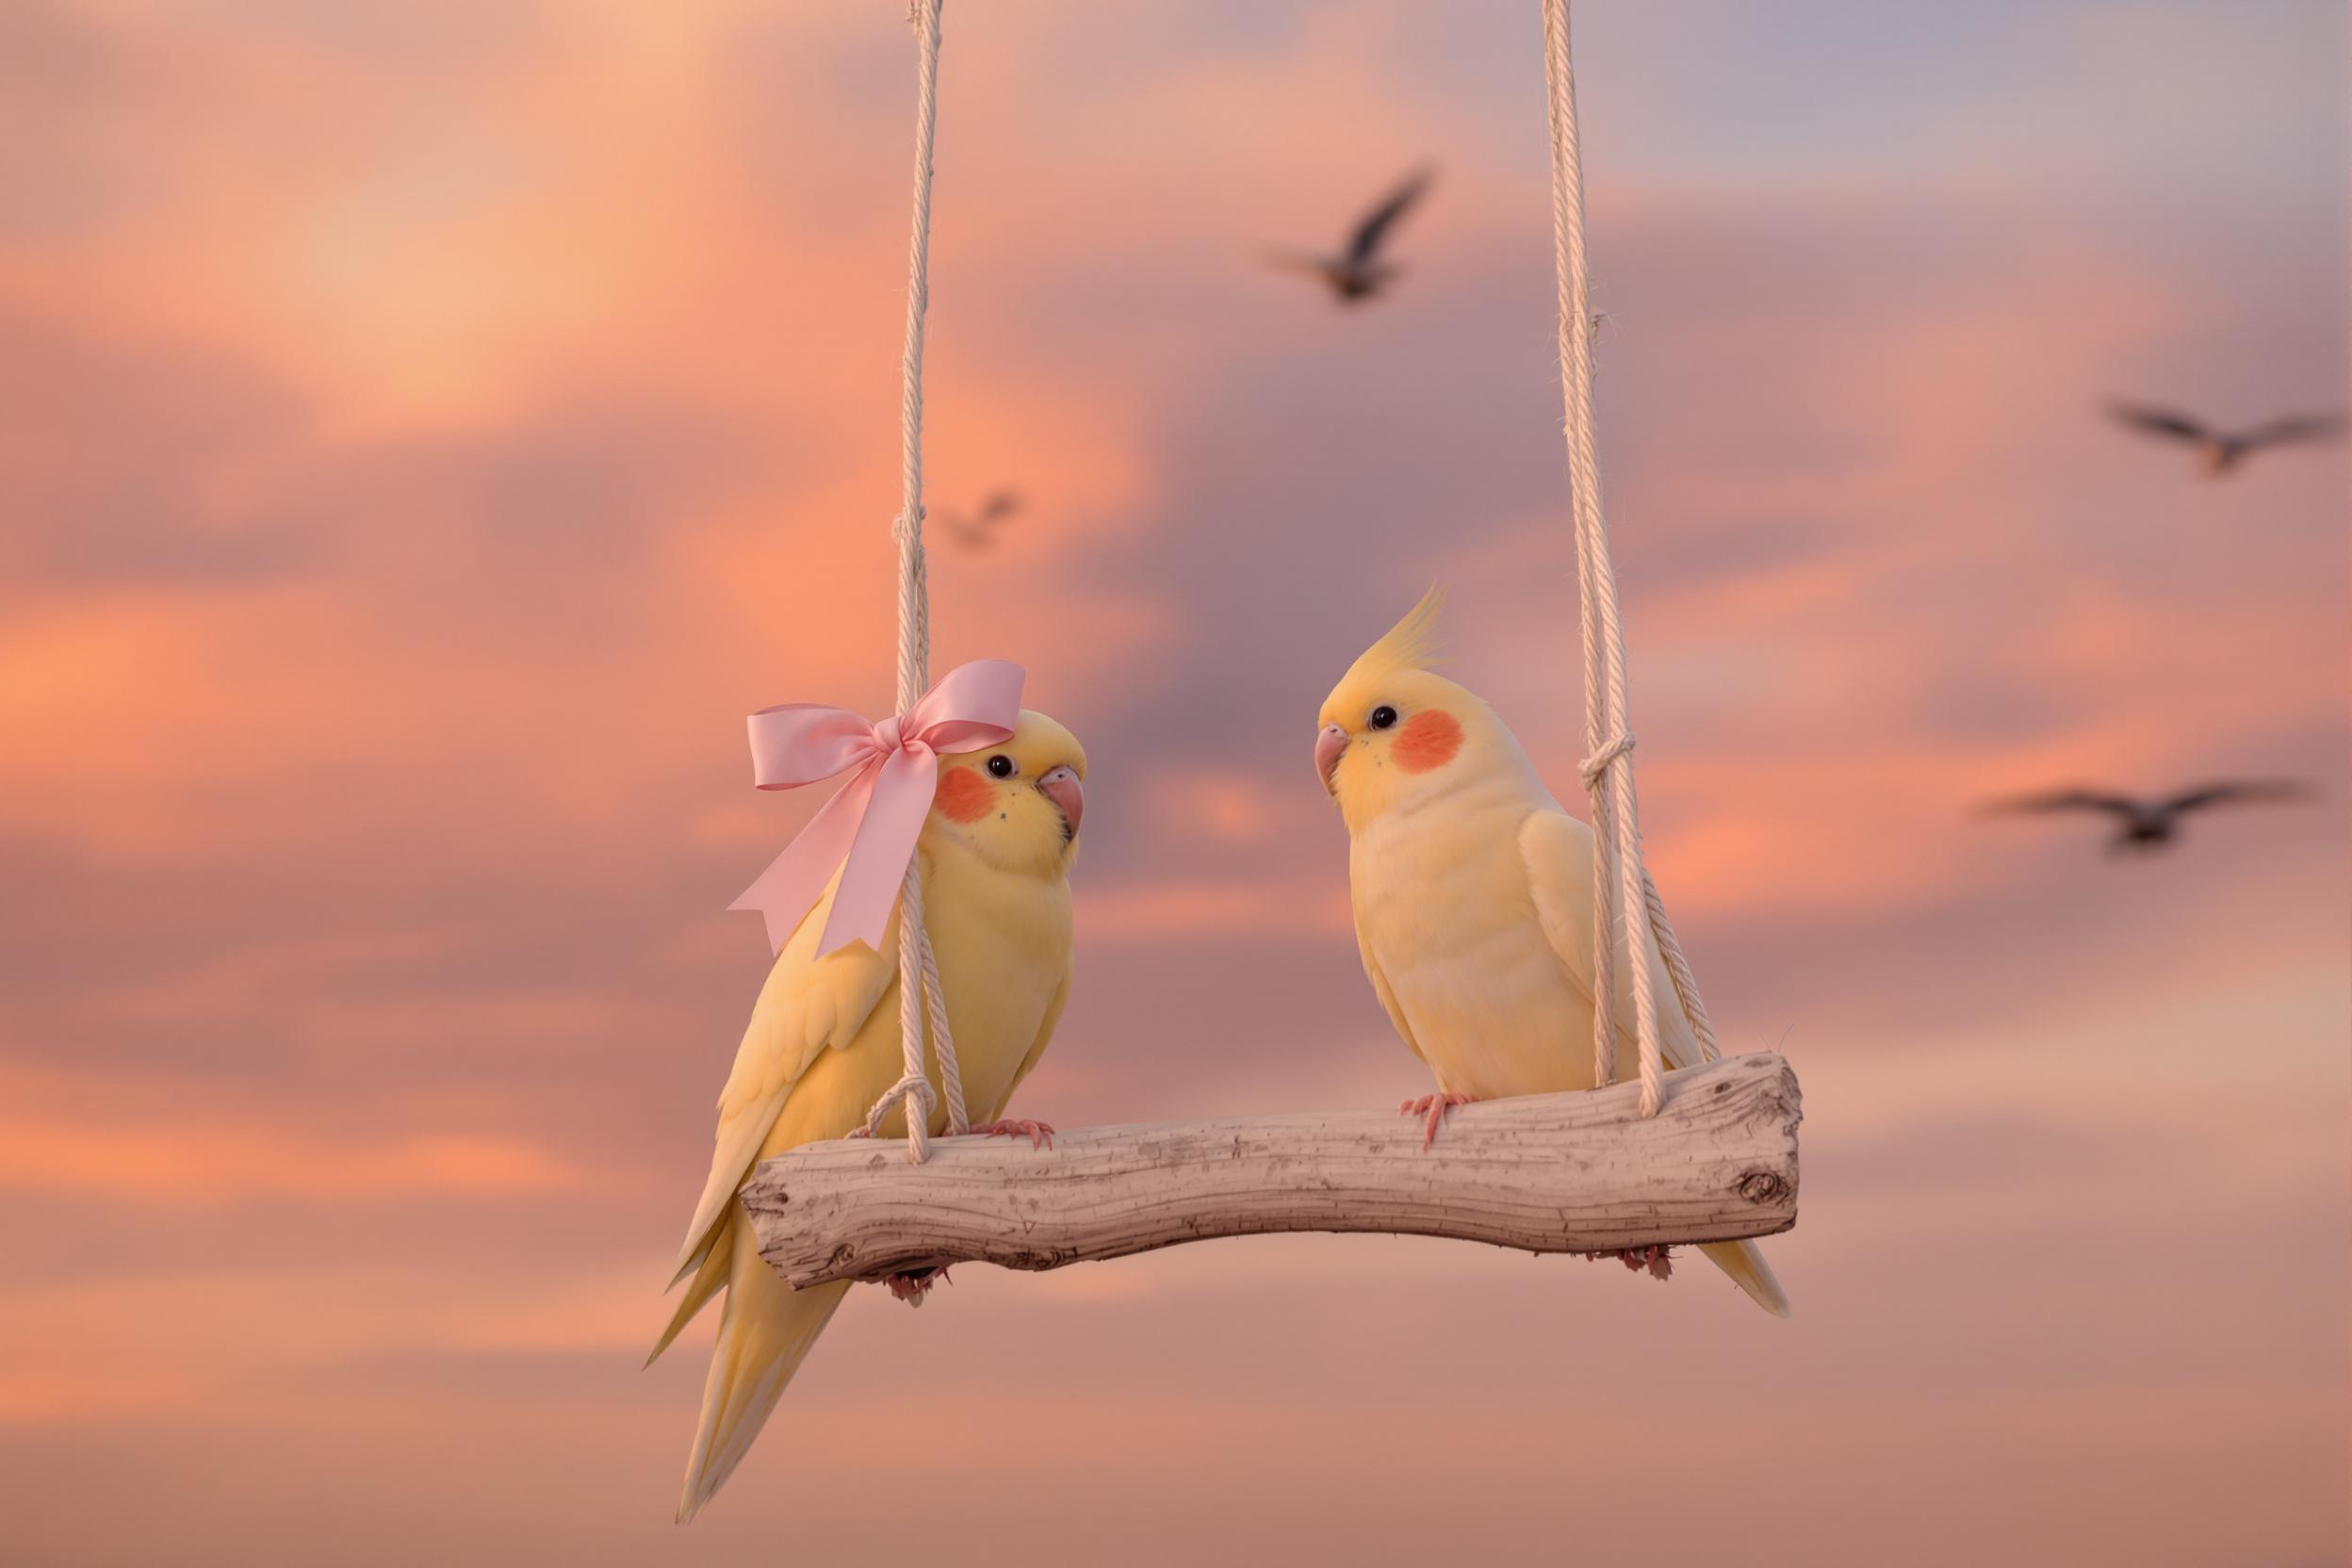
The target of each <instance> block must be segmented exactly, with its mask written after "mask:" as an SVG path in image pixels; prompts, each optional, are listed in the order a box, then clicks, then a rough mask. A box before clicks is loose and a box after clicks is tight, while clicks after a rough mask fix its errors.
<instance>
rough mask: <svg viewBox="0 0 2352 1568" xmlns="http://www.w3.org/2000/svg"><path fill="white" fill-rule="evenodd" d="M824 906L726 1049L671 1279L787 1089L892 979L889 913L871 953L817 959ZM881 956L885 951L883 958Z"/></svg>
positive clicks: (706, 1234)
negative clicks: (703, 1167)
mask: <svg viewBox="0 0 2352 1568" xmlns="http://www.w3.org/2000/svg"><path fill="white" fill-rule="evenodd" d="M832 907H833V890H832V889H830V888H827V889H826V890H825V897H823V898H822V899H819V900H818V901H817V907H815V908H813V909H811V910H810V911H809V914H808V916H807V917H806V918H804V919H803V920H802V921H801V923H800V925H799V928H798V929H797V930H795V931H794V932H793V933H792V939H791V940H789V941H787V942H786V943H785V944H784V951H783V952H781V953H779V954H777V955H776V967H775V968H773V969H771V970H770V971H768V980H767V984H766V985H765V986H763V987H761V988H760V1000H759V1002H758V1003H757V1004H756V1005H754V1006H753V1007H752V1010H751V1022H750V1023H749V1024H748V1025H746V1026H745V1028H744V1030H743V1044H742V1045H741V1046H739V1047H738V1048H737V1049H736V1052H735V1068H734V1070H733V1071H732V1072H730V1073H728V1074H727V1087H726V1088H725V1089H723V1090H722V1091H720V1094H719V1137H718V1149H717V1152H715V1153H714V1154H713V1155H712V1157H711V1179H710V1181H709V1182H708V1183H706V1184H704V1186H703V1189H702V1201H700V1202H699V1203H697V1204H695V1205H694V1223H693V1224H692V1225H689V1226H688V1227H687V1228H686V1244H685V1246H684V1247H682V1248H681V1249H680V1250H679V1251H678V1276H677V1279H673V1280H672V1281H671V1283H672V1284H676V1283H677V1282H678V1280H680V1279H684V1278H685V1277H686V1275H687V1274H688V1272H690V1271H691V1270H693V1269H694V1268H695V1267H696V1266H699V1265H700V1264H701V1262H702V1260H703V1257H704V1255H705V1254H707V1253H708V1252H709V1251H710V1250H711V1241H712V1239H713V1238H714V1237H715V1236H716V1235H717V1233H718V1231H719V1226H720V1222H721V1221H722V1220H724V1219H725V1218H726V1217H727V1205H728V1204H729V1203H730V1202H731V1201H733V1199H734V1197H735V1190H736V1188H738V1187H740V1186H742V1185H743V1176H744V1174H745V1172H747V1171H749V1170H750V1168H751V1163H752V1161H753V1160H754V1159H755V1158H756V1157H757V1156H758V1155H759V1152H760V1145H761V1144H762V1143H765V1142H766V1141H767V1137H768V1134H769V1133H770V1132H771V1131H772V1130H773V1129H774V1128H775V1126H776V1118H777V1116H778V1115H780V1114H781V1113H782V1112H783V1109H784V1103H785V1101H786V1100H788V1099H790V1098H791V1096H792V1086H793V1085H795V1084H797V1083H798V1082H799V1081H800V1078H801V1075H802V1074H803V1073H805V1072H807V1071H808V1070H809V1064H810V1063H811V1062H813V1061H815V1060H816V1059H817V1054H818V1053H820V1052H822V1051H824V1050H825V1048H826V1047H827V1046H845V1045H847V1044H849V1042H850V1041H852V1040H854V1039H856V1038H857V1037H858V1031H859V1030H860V1029H862V1028H864V1027H865V1024H866V1021H867V1019H869V1018H870V1017H872V1016H873V1014H874V1007H875V1006H876V1005H879V1004H880V1002H881V1001H882V998H883V996H884V995H885V994H886V993H888V991H889V990H890V983H891V982H892V981H893V980H895V979H897V978H898V965H897V961H896V958H895V955H896V954H897V952H898V917H897V915H896V914H892V915H891V917H890V926H889V928H888V929H887V930H885V931H884V932H883V934H882V947H881V951H880V952H876V951H875V950H874V949H873V948H871V947H868V946H867V945H866V944H865V943H863V942H852V943H850V944H849V945H848V946H847V947H843V948H840V949H837V950H836V951H834V952H832V953H829V954H827V955H825V956H824V957H822V958H819V957H817V956H815V955H816V947H817V939H818V937H819V936H820V935H821V934H822V933H823V932H824V930H825V916H826V915H827V914H828V913H830V912H831V910H832ZM885 955H890V956H885Z"/></svg>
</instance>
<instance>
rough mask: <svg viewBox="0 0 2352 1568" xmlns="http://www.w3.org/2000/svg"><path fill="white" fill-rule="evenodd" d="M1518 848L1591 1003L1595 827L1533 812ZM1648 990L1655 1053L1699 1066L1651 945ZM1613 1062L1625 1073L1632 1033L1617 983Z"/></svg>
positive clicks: (1564, 958)
mask: <svg viewBox="0 0 2352 1568" xmlns="http://www.w3.org/2000/svg"><path fill="white" fill-rule="evenodd" d="M1519 853H1520V855H1521V858H1524V859H1525V860H1526V861H1527V890H1528V892H1530V893H1531V894H1533V895H1534V898H1535V914H1536V919H1537V920H1538V921H1540V922H1541V923H1543V926H1544V937H1545V938H1546V939H1548V940H1549V941H1550V942H1551V946H1552V952H1553V954H1554V955H1555V956H1558V957H1559V959H1560V968H1561V969H1562V970H1563V971H1564V972H1566V973H1567V976H1568V983H1569V984H1570V985H1571V986H1573V987H1575V988H1576V994H1577V995H1578V996H1581V997H1583V998H1584V1000H1585V1002H1586V1003H1587V1005H1590V1004H1591V1003H1592V1001H1593V829H1591V828H1590V827H1587V826H1586V825H1584V824H1582V823H1580V822H1578V821H1577V820H1576V818H1574V817H1572V816H1570V815H1569V814H1568V813H1567V812H1565V811H1561V810H1557V809H1553V810H1543V811H1532V812H1529V813H1528V815H1527V821H1526V822H1524V823H1522V824H1521V825H1520V827H1519ZM1615 937H1616V949H1617V972H1618V974H1619V975H1620V976H1621V977H1622V976H1623V975H1624V974H1625V913H1624V911H1623V910H1620V911H1619V912H1618V917H1617V922H1616V931H1615ZM1650 990H1651V994H1653V995H1654V996H1656V997H1657V998H1658V1052H1659V1054H1660V1055H1662V1056H1664V1057H1665V1059H1666V1065H1667V1066H1668V1067H1669V1068H1685V1067H1696V1066H1697V1065H1698V1062H1699V1037H1698V1036H1697V1035H1696V1034H1695V1033H1693V1032H1692V1030H1691V1021H1690V1020H1689V1019H1687V1018H1685V1017H1683V1014H1682V1004H1681V1002H1680V1001H1679V1000H1678V999H1677V998H1676V997H1675V995H1674V978H1673V976H1671V975H1669V974H1668V973H1667V972H1666V965H1665V963H1664V961H1663V960H1661V959H1660V958H1659V957H1658V955H1657V952H1656V951H1655V950H1653V951H1652V952H1651V954H1650ZM1617 992H1618V995H1617V1037H1618V1042H1619V1050H1618V1053H1617V1065H1618V1070H1619V1074H1620V1076H1630V1075H1631V1070H1632V1063H1633V1056H1632V1054H1631V1052H1632V1048H1633V1039H1634V1016H1633V988H1632V987H1631V986H1629V985H1625V984H1623V983H1622V982H1621V983H1620V985H1619V986H1618V988H1617Z"/></svg>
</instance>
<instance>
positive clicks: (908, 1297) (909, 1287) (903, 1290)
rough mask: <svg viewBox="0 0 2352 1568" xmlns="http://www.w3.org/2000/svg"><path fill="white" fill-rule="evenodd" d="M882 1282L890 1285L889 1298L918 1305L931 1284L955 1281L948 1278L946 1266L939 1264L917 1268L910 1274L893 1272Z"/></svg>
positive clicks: (926, 1294) (929, 1291) (910, 1304)
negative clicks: (934, 1266)
mask: <svg viewBox="0 0 2352 1568" xmlns="http://www.w3.org/2000/svg"><path fill="white" fill-rule="evenodd" d="M883 1283H884V1284H886V1285H889V1286H890V1299H891V1300H893V1301H904V1302H906V1303H907V1305H908V1306H910V1307H919V1306H921V1305H923V1298H924V1297H926V1296H928V1295H930V1294H931V1290H932V1287H933V1286H935V1285H938V1284H940V1283H946V1284H951V1285H952V1284H954V1283H955V1281H953V1280H950V1279H948V1277H947V1266H946V1265H945V1264H941V1265H940V1266H939V1267H937V1268H923V1269H918V1270H916V1271H915V1272H914V1273H912V1274H893V1275H891V1276H890V1278H889V1279H887V1280H885V1281H883Z"/></svg>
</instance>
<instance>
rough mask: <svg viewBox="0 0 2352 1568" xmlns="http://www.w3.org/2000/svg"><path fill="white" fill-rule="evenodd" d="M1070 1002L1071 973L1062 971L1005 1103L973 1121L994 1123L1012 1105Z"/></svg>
mask: <svg viewBox="0 0 2352 1568" xmlns="http://www.w3.org/2000/svg"><path fill="white" fill-rule="evenodd" d="M1069 1001H1070V971H1069V970H1067V969H1065V970H1063V971H1062V983H1061V984H1060V985H1059V986H1057V987H1055V988H1054V1000H1053V1001H1051V1002H1049V1003H1047V1004H1046V1005H1045V1017H1044V1018H1043V1019H1042V1020H1041V1021H1039V1022H1038V1024H1037V1043H1036V1044H1035V1045H1032V1046H1031V1047H1030V1048H1029V1054H1027V1055H1026V1056H1023V1057H1022V1058H1021V1066H1019V1067H1017V1068H1015V1069H1014V1070H1013V1081H1012V1082H1011V1083H1009V1084H1007V1085H1005V1099H1004V1101H1003V1103H1000V1104H999V1105H998V1106H997V1107H996V1109H995V1110H994V1111H992V1112H990V1113H989V1114H988V1116H985V1117H974V1118H973V1120H975V1121H994V1120H996V1119H998V1118H999V1117H1002V1116H1003V1115H1004V1114H1005V1108H1006V1107H1007V1106H1009V1105H1011V1104H1012V1103H1013V1096H1014V1095H1015V1094H1017V1093H1019V1092H1020V1090H1021V1080H1022V1079H1023V1078H1026V1077H1028V1076H1029V1073H1030V1071H1031V1070H1033V1069H1034V1068H1036V1066H1037V1059H1038V1058H1039V1057H1040V1056H1043V1055H1044V1054H1045V1048H1046V1047H1047V1046H1049V1045H1051V1044H1052V1043H1054V1025H1055V1024H1058V1023H1059V1022H1061V1021H1062V1008H1063V1006H1064V1005H1065V1004H1067V1003H1068V1002H1069Z"/></svg>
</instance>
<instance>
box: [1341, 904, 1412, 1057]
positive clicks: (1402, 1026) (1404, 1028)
mask: <svg viewBox="0 0 2352 1568" xmlns="http://www.w3.org/2000/svg"><path fill="white" fill-rule="evenodd" d="M1356 952H1357V954H1358V955H1359V956H1361V957H1362V958H1363V959H1364V978H1365V979H1367V980H1369V981H1371V982H1372V994H1373V995H1374V996H1376V997H1378V998H1380V1011H1382V1012H1384V1013H1386V1014H1387V1015H1388V1021H1389V1022H1390V1023H1391V1024H1393V1025H1394V1026H1395V1027H1396V1030H1397V1038H1398V1039H1400V1040H1402V1041H1404V1042H1405V1049H1406V1050H1408V1051H1410V1052H1412V1053H1413V1055H1414V1056H1415V1057H1418V1058H1419V1060H1420V1062H1421V1064H1422V1065H1423V1066H1424V1067H1426V1066H1428V1065H1429V1057H1427V1056H1425V1055H1422V1054H1421V1042H1420V1041H1419V1040H1416V1039H1414V1038H1413V1025H1412V1024H1411V1023H1409V1022H1407V1021H1406V1020H1405V1010H1404V1009H1403V1008H1402V1007H1399V1006H1398V1005H1397V993H1396V992H1394V991H1392V990H1390V989H1389V988H1388V976H1387V975H1385V974H1382V973H1381V972H1380V960H1379V959H1378V958H1375V957H1374V956H1372V944H1371V943H1369V942H1367V941H1365V940H1364V933H1363V932H1362V931H1358V932H1357V933H1356Z"/></svg>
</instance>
